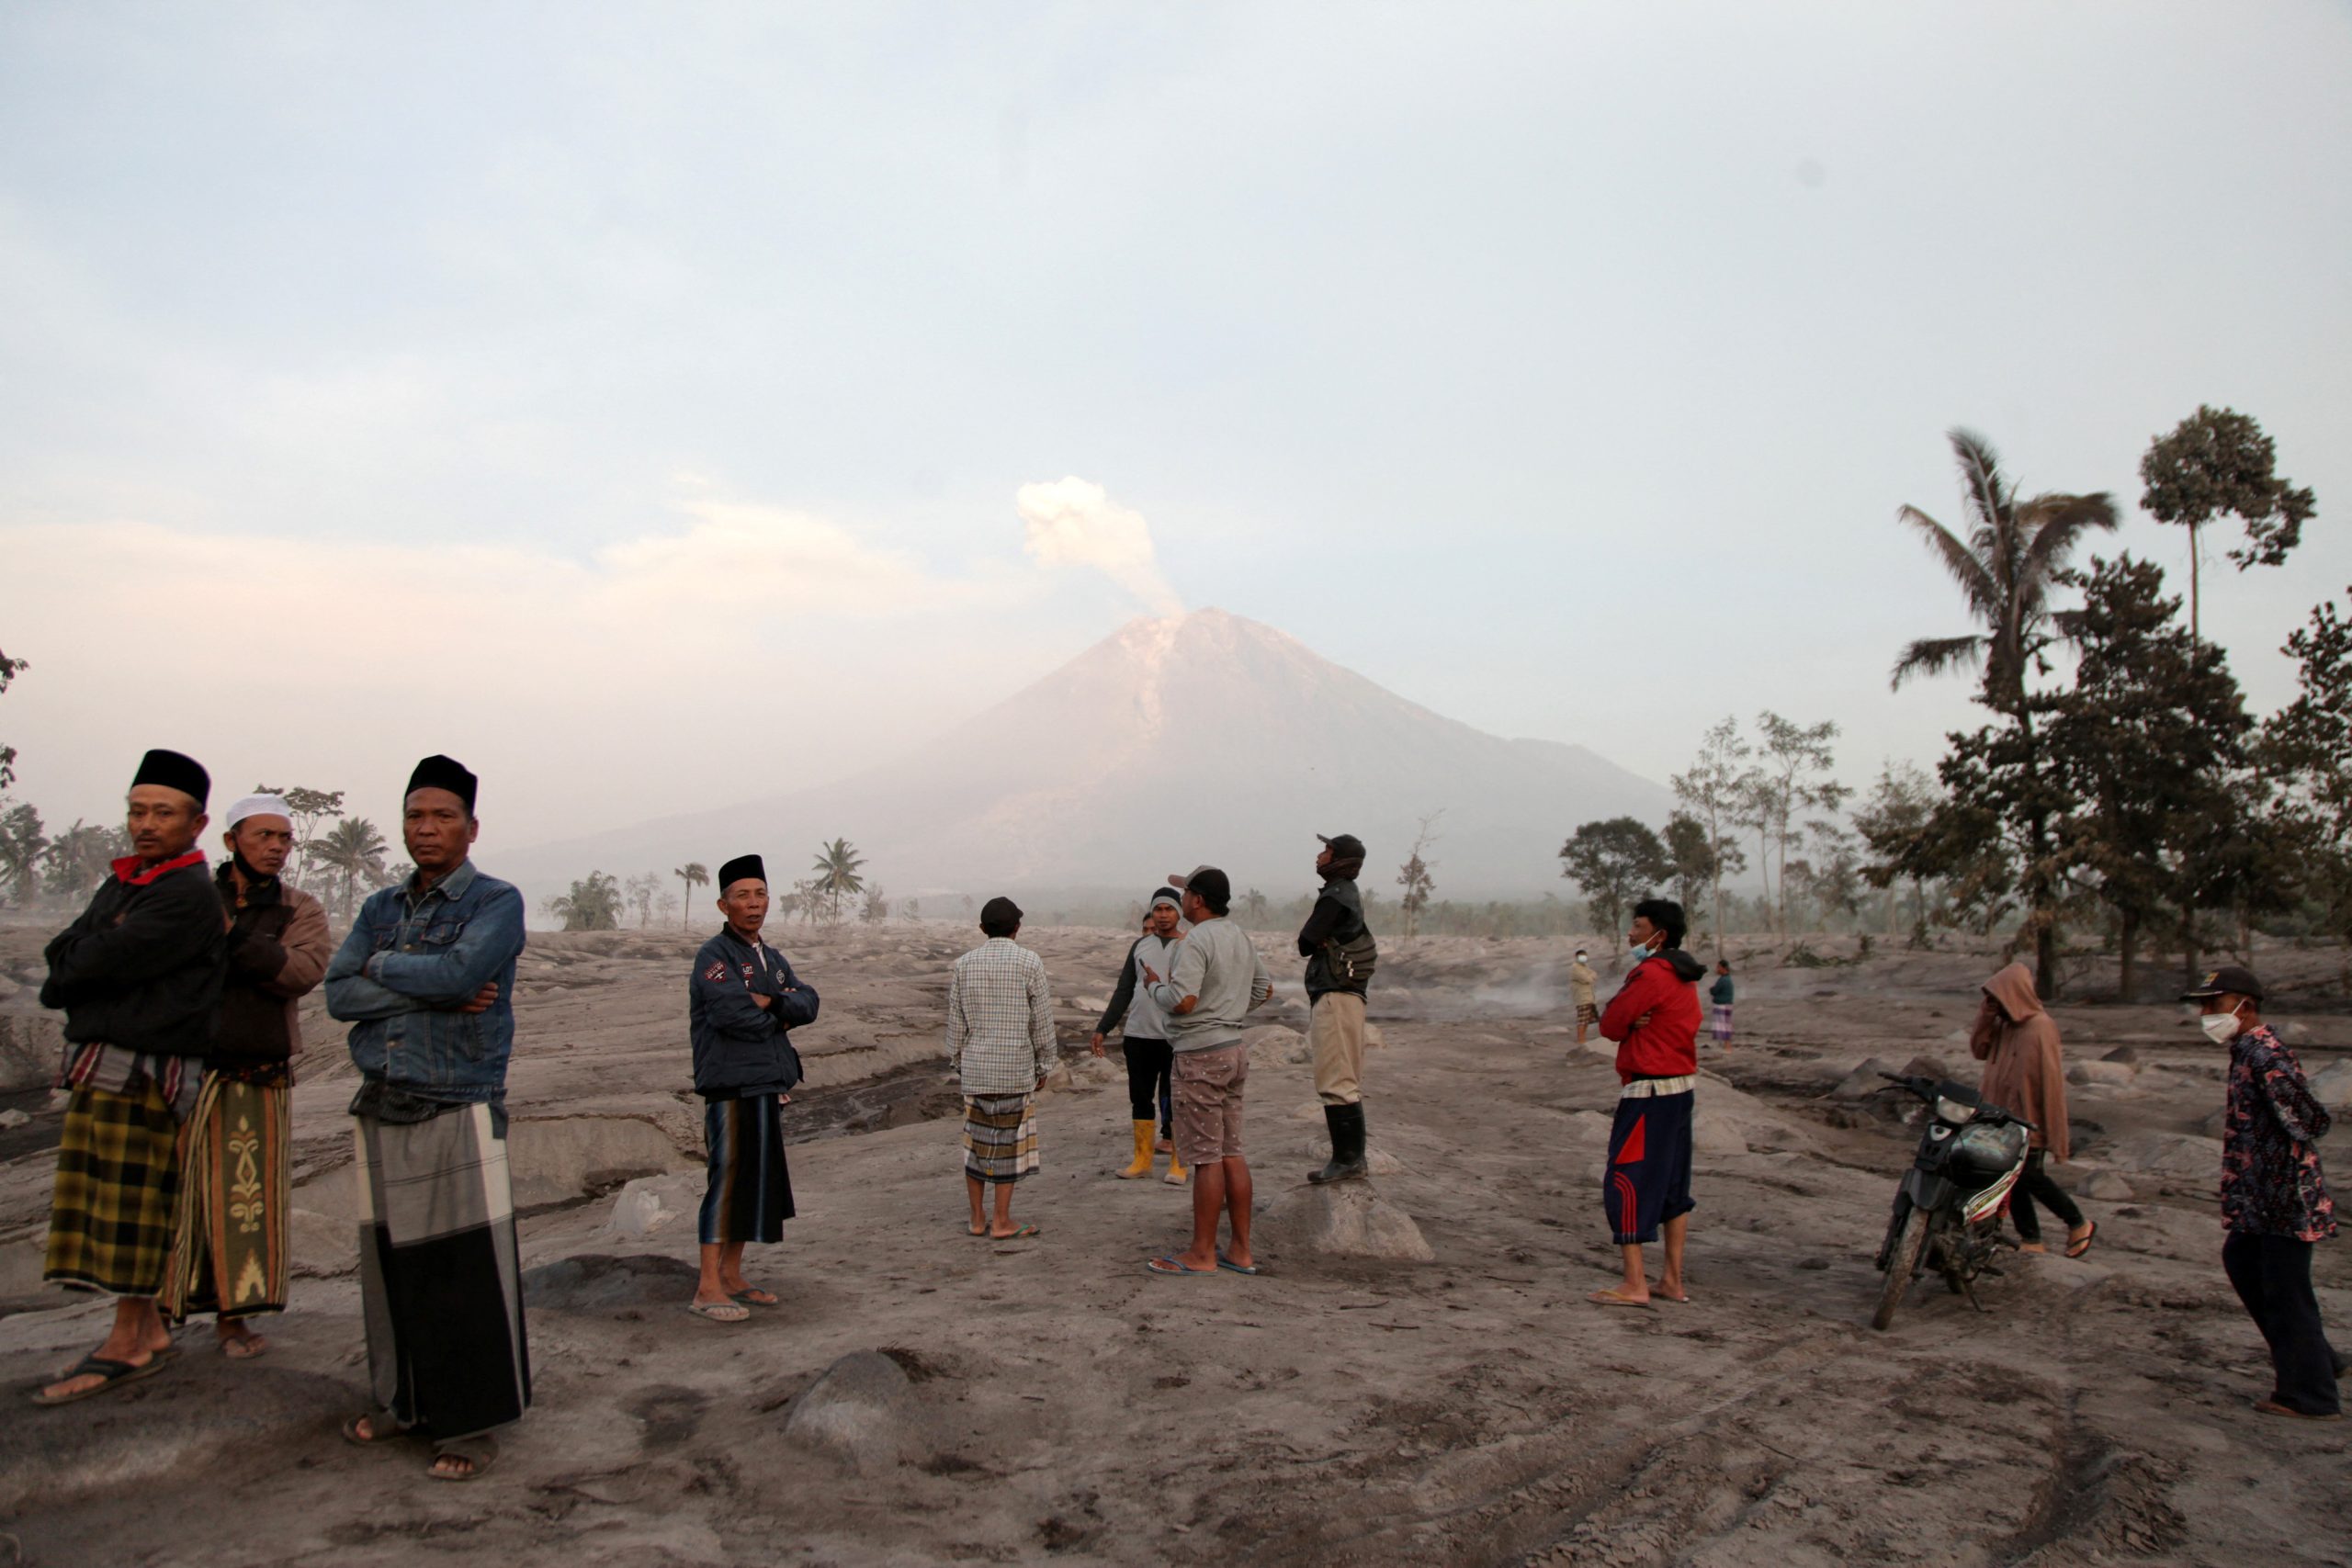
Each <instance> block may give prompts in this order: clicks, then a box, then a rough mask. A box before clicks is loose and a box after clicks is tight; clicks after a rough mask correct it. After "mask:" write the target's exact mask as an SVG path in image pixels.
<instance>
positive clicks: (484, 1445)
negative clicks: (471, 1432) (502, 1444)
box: [424, 1438, 498, 1481]
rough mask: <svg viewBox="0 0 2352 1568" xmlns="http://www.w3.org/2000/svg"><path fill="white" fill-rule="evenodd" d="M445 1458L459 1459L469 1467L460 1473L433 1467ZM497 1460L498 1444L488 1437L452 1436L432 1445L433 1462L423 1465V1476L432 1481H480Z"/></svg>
mask: <svg viewBox="0 0 2352 1568" xmlns="http://www.w3.org/2000/svg"><path fill="white" fill-rule="evenodd" d="M445 1459H460V1460H463V1461H466V1463H467V1464H468V1465H469V1467H470V1468H469V1469H468V1470H466V1471H465V1472H462V1473H460V1474H457V1475H446V1474H444V1473H442V1472H441V1471H440V1470H439V1469H437V1468H435V1467H437V1466H438V1465H439V1464H440V1462H441V1461H443V1460H445ZM497 1462H498V1445H497V1444H496V1443H495V1442H493V1441H492V1440H491V1439H490V1438H450V1439H449V1440H448V1441H447V1442H445V1443H435V1445H434V1446H433V1463H432V1464H431V1465H428V1466H426V1467H425V1472H424V1473H425V1476H426V1478H427V1479H429V1480H433V1481H480V1480H481V1478H482V1477H483V1476H485V1475H488V1474H489V1473H490V1467H491V1466H492V1465H493V1464H495V1463H497Z"/></svg>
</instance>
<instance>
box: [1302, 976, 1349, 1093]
mask: <svg viewBox="0 0 2352 1568" xmlns="http://www.w3.org/2000/svg"><path fill="white" fill-rule="evenodd" d="M1306 1044H1307V1048H1308V1049H1309V1050H1311V1051H1313V1052H1314V1053H1315V1092H1316V1093H1317V1094H1318V1095H1320V1096H1321V1097H1322V1099H1323V1103H1324V1104H1326V1105H1354V1104H1356V1103H1358V1102H1359V1101H1361V1100H1363V998H1362V997H1359V996H1355V995H1353V994H1352V993H1351V992H1347V991H1326V992H1324V993H1323V994H1322V995H1321V996H1319V997H1317V998H1315V1010H1314V1011H1313V1012H1311V1013H1308V1014H1307V1015H1306Z"/></svg>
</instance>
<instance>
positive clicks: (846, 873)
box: [809, 839, 865, 925]
mask: <svg viewBox="0 0 2352 1568" xmlns="http://www.w3.org/2000/svg"><path fill="white" fill-rule="evenodd" d="M864 864H865V856H863V855H861V854H859V853H858V852H857V851H856V850H854V849H853V848H851V847H850V841H849V840H847V839H835V840H833V841H832V842H831V843H830V844H820V845H819V846H818V847H817V861H816V863H815V864H814V865H811V866H810V867H809V870H811V871H813V872H815V873H816V874H817V891H818V892H820V893H821V894H823V895H824V896H825V897H827V898H829V899H831V902H832V908H833V922H834V924H836V925H838V924H840V923H841V918H842V894H844V893H863V892H865V878H864V877H862V876H860V875H858V874H857V868H858V867H859V866H862V865H864Z"/></svg>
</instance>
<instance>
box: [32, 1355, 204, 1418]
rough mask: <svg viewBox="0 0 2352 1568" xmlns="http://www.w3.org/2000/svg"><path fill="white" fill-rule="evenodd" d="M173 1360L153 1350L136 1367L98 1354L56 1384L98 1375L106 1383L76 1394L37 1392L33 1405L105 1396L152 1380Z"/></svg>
mask: <svg viewBox="0 0 2352 1568" xmlns="http://www.w3.org/2000/svg"><path fill="white" fill-rule="evenodd" d="M170 1359H171V1352H170V1351H168V1350H156V1351H153V1352H152V1353H150V1354H149V1356H148V1358H147V1359H146V1360H145V1361H143V1362H141V1363H140V1364H139V1365H137V1366H133V1365H131V1364H130V1362H129V1361H118V1360H114V1359H110V1358H108V1357H106V1356H100V1355H96V1354H92V1355H88V1356H85V1357H83V1358H82V1359H80V1360H78V1361H76V1362H74V1366H73V1369H72V1370H71V1371H68V1372H67V1373H66V1374H65V1375H64V1376H63V1377H62V1378H60V1379H58V1380H57V1381H58V1382H72V1381H73V1380H74V1379H75V1378H85V1377H90V1376H92V1375H96V1376H97V1377H101V1378H104V1379H105V1380H106V1381H105V1382H101V1383H98V1384H96V1386H94V1387H90V1388H85V1389H80V1390H77V1391H76V1392H74V1393H61V1394H58V1395H57V1396H56V1397H54V1398H51V1397H49V1396H47V1395H45V1394H42V1393H39V1392H36V1393H34V1394H33V1403H34V1404H44V1405H47V1404H74V1403H76V1402H78V1401H80V1400H85V1399H88V1398H90V1397H92V1396H93V1395H95V1394H101V1393H106V1392H107V1390H108V1389H110V1388H119V1387H121V1386H122V1385H123V1384H124V1383H127V1382H138V1381H139V1380H140V1379H141V1378H148V1377H153V1376H154V1375H155V1374H156V1373H157V1372H160V1371H163V1370H164V1366H165V1364H166V1363H168V1362H169V1361H170Z"/></svg>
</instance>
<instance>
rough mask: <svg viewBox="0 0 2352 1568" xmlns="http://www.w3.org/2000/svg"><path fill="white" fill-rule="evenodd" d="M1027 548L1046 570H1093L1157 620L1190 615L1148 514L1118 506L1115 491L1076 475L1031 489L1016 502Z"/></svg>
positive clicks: (1025, 488) (1028, 486)
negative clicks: (1164, 566) (1163, 561)
mask: <svg viewBox="0 0 2352 1568" xmlns="http://www.w3.org/2000/svg"><path fill="white" fill-rule="evenodd" d="M1014 507H1015V509H1016V510H1017V511H1019V513H1021V522H1022V525H1023V540H1022V547H1023V549H1025V550H1027V551H1028V552H1029V555H1030V557H1031V558H1033V559H1035V561H1036V562H1037V563H1038V564H1039V565H1041V566H1048V567H1052V566H1091V567H1092V568H1094V569H1095V570H1098V571H1100V572H1102V573H1103V575H1104V576H1105V577H1108V578H1109V579H1110V580H1111V581H1114V582H1115V583H1117V584H1118V585H1119V586H1120V587H1121V588H1124V589H1125V590H1126V591H1127V592H1128V593H1130V594H1132V595H1133V596H1134V597H1135V598H1136V601H1137V602H1138V603H1139V604H1142V605H1143V607H1144V608H1145V609H1146V610H1148V611H1149V612H1150V613H1151V614H1152V615H1159V616H1162V617H1166V616H1172V615H1182V614H1183V613H1184V601H1183V600H1182V598H1180V597H1178V595H1177V592H1176V590H1175V589H1174V588H1173V587H1171V586H1170V583H1169V581H1168V579H1167V577H1166V575H1165V574H1164V573H1162V572H1161V571H1160V570H1159V556H1158V554H1157V552H1155V551H1154V549H1153V548H1152V543H1151V525H1150V524H1148V523H1147V522H1145V521H1144V517H1143V513H1140V512H1134V511H1130V510H1129V509H1128V508H1126V507H1124V506H1121V505H1118V504H1117V503H1116V502H1113V501H1112V499H1111V496H1110V492H1109V491H1105V490H1104V489H1103V487H1102V486H1101V485H1098V484H1095V483H1093V482H1091V480H1087V479H1080V478H1079V477H1078V476H1077V475H1075V474H1072V475H1070V476H1069V477H1067V478H1064V479H1056V480H1055V481H1053V482H1052V483H1051V484H1025V485H1023V486H1022V487H1021V490H1020V491H1019V493H1018V494H1017V495H1016V496H1015V497H1014Z"/></svg>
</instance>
